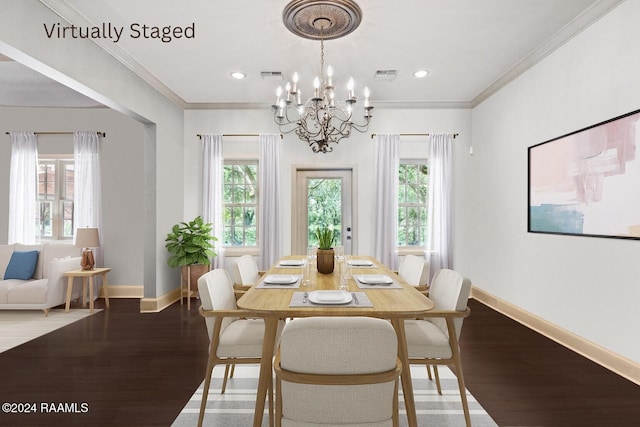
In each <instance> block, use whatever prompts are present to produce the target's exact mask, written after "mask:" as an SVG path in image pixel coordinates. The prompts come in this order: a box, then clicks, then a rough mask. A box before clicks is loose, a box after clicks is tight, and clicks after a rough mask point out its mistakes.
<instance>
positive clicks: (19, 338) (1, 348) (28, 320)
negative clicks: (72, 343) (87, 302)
mask: <svg viewBox="0 0 640 427" xmlns="http://www.w3.org/2000/svg"><path fill="white" fill-rule="evenodd" d="M100 311H102V309H96V310H94V311H93V313H90V312H89V310H88V309H71V310H69V312H68V313H65V311H64V309H52V310H49V315H48V316H45V315H44V311H42V310H0V353H2V352H5V351H7V350H9V349H11V348H13V347H17V346H19V345H21V344H24V343H26V342H28V341H31V340H33V339H35V338H38V337H40V336H42V335H45V334H48V333H49V332H52V331H55V330H56V329H59V328H62V327H64V326H67V325H70V324H71V323H73V322H77V321H78V320H80V319H84V318H85V317H88V316H91V315H92V314H95V313H98V312H100Z"/></svg>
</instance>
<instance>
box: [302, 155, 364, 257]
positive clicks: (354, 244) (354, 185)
mask: <svg viewBox="0 0 640 427" xmlns="http://www.w3.org/2000/svg"><path fill="white" fill-rule="evenodd" d="M301 171H350V172H351V251H352V252H353V253H354V254H357V253H358V228H359V226H358V222H359V221H358V165H354V164H344V165H331V166H324V167H323V166H318V165H317V164H294V165H291V252H292V254H293V251H294V250H295V248H296V242H297V241H298V240H297V239H298V225H299V224H298V221H299V218H298V216H297V215H296V213H297V212H296V207H297V206H298V192H297V185H298V182H297V177H298V172H301ZM294 255H304V254H294Z"/></svg>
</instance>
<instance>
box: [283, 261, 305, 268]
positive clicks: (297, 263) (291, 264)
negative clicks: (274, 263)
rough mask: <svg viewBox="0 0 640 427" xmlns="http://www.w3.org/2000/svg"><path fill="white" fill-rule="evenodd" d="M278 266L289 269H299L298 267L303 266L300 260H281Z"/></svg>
mask: <svg viewBox="0 0 640 427" xmlns="http://www.w3.org/2000/svg"><path fill="white" fill-rule="evenodd" d="M279 264H280V265H286V266H289V267H292V266H296V267H299V266H302V265H304V261H303V260H301V259H283V260H282V261H280V263H279Z"/></svg>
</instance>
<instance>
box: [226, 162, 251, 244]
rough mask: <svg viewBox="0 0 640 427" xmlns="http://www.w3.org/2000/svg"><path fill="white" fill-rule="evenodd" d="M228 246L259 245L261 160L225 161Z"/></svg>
mask: <svg viewBox="0 0 640 427" xmlns="http://www.w3.org/2000/svg"><path fill="white" fill-rule="evenodd" d="M223 197H224V246H235V247H238V246H250V247H251V246H258V230H257V224H258V218H257V214H258V161H257V160H233V161H225V164H224V195H223Z"/></svg>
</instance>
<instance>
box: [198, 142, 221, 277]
mask: <svg viewBox="0 0 640 427" xmlns="http://www.w3.org/2000/svg"><path fill="white" fill-rule="evenodd" d="M222 141H223V138H222V135H202V160H203V164H202V219H203V220H204V221H205V222H206V223H211V224H212V225H213V235H214V236H215V237H216V238H217V239H218V240H217V241H215V242H213V245H214V252H215V253H216V254H217V256H215V257H213V260H212V267H213V268H224V234H223V233H224V228H223V211H224V201H223V196H222V190H223V186H224V181H223V180H224V158H223V155H222Z"/></svg>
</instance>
